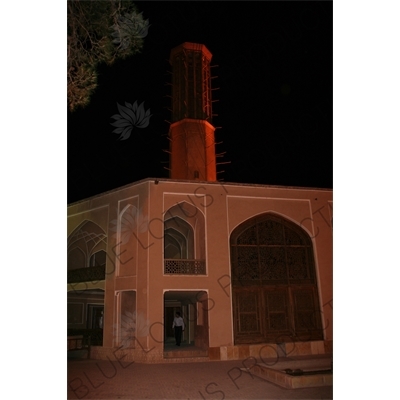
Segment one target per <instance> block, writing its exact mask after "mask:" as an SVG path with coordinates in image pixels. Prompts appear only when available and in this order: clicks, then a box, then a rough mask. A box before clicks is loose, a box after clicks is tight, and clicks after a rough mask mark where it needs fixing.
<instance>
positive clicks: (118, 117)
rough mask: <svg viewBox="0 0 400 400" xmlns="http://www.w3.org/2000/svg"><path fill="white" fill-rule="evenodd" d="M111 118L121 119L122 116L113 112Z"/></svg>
mask: <svg viewBox="0 0 400 400" xmlns="http://www.w3.org/2000/svg"><path fill="white" fill-rule="evenodd" d="M111 118H114V119H121V118H122V117H121V116H120V115H119V114H114V115H113V116H112V117H111Z"/></svg>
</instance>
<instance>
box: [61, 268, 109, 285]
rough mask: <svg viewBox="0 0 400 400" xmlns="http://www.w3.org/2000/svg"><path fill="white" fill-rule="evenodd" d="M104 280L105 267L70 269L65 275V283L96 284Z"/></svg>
mask: <svg viewBox="0 0 400 400" xmlns="http://www.w3.org/2000/svg"><path fill="white" fill-rule="evenodd" d="M105 279H106V266H105V265H98V266H96V267H88V268H78V269H70V270H68V273H67V283H76V282H96V281H104V280H105Z"/></svg>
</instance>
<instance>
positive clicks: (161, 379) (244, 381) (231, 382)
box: [68, 360, 333, 400]
mask: <svg viewBox="0 0 400 400" xmlns="http://www.w3.org/2000/svg"><path fill="white" fill-rule="evenodd" d="M240 368H243V364H242V362H241V361H206V362H196V363H170V364H139V363H123V362H120V363H119V362H111V361H100V360H70V361H68V399H274V400H277V399H303V400H305V399H318V400H320V399H332V398H333V389H332V386H330V387H321V388H306V389H294V390H289V389H283V388H281V387H279V386H276V385H274V384H271V383H269V382H266V381H264V380H262V379H260V378H258V377H255V376H254V377H252V376H251V375H250V374H248V373H246V372H242V371H241V370H240Z"/></svg>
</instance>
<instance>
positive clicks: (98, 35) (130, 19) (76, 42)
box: [67, 0, 149, 111]
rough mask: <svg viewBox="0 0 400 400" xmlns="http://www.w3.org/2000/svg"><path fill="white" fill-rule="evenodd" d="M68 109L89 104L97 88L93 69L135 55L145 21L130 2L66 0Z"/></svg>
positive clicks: (140, 47) (139, 45)
mask: <svg viewBox="0 0 400 400" xmlns="http://www.w3.org/2000/svg"><path fill="white" fill-rule="evenodd" d="M67 4H68V42H67V51H68V66H67V74H68V76H67V81H68V90H67V93H68V108H69V109H70V110H71V111H74V110H75V109H77V108H78V107H84V106H86V105H87V104H88V103H89V102H90V97H91V95H92V94H93V92H94V90H95V89H96V87H97V67H98V65H99V64H100V63H106V64H108V65H111V64H112V63H113V62H114V61H116V60H117V59H123V58H126V57H129V56H131V55H133V54H136V53H138V52H139V51H140V50H141V49H142V47H143V38H144V37H145V36H146V35H147V30H148V28H149V24H148V20H146V21H145V20H144V19H143V17H142V14H140V13H138V11H137V8H136V7H135V5H134V4H133V3H132V2H131V1H118V0H103V1H78V0H72V1H68V2H67Z"/></svg>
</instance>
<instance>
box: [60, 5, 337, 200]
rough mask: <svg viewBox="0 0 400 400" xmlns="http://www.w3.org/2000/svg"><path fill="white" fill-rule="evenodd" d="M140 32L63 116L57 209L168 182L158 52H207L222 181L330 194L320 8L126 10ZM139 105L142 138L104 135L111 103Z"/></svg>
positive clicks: (163, 60) (326, 40) (325, 48)
mask: <svg viewBox="0 0 400 400" xmlns="http://www.w3.org/2000/svg"><path fill="white" fill-rule="evenodd" d="M136 4H137V7H138V9H139V11H142V12H143V15H144V17H145V19H149V22H150V24H151V26H150V28H149V31H148V35H147V36H146V37H145V38H144V48H143V50H142V52H141V53H140V54H138V55H135V56H133V57H131V58H130V59H127V60H124V61H120V62H118V63H116V64H115V65H114V66H112V67H101V68H100V76H99V86H98V88H97V90H96V93H95V94H94V96H93V97H92V102H91V104H90V105H89V106H88V107H87V108H85V109H84V110H79V111H77V112H75V113H73V114H69V115H68V203H71V202H74V201H78V200H81V199H83V198H85V197H89V196H93V195H96V194H98V193H102V192H104V191H107V190H110V189H114V188H117V187H119V186H122V185H126V184H128V183H131V182H135V181H137V180H140V179H144V178H147V177H165V178H168V171H167V170H166V169H164V167H168V154H167V153H165V152H163V149H167V148H168V140H167V136H166V135H167V133H168V123H167V122H165V121H166V120H167V121H168V120H170V119H171V113H170V111H169V110H168V109H167V108H168V107H170V99H169V98H168V97H167V96H168V95H169V94H170V86H168V85H166V84H167V83H169V82H170V74H169V73H168V71H170V70H171V68H170V65H169V63H168V59H169V53H170V50H171V49H172V48H173V47H175V46H178V45H179V44H181V43H183V42H196V43H202V44H204V45H206V46H207V48H208V49H209V50H210V51H211V53H212V54H213V58H212V63H211V65H215V67H213V68H212V73H213V76H216V77H217V78H215V79H213V81H212V82H213V87H214V88H219V90H216V91H213V100H218V102H215V103H213V112H214V113H215V114H218V116H216V117H214V119H213V125H214V126H216V127H221V129H217V130H216V141H217V142H222V144H219V145H218V146H217V153H222V152H226V155H225V156H224V157H223V158H221V159H219V161H222V162H226V161H230V162H231V163H230V164H226V165H219V166H218V171H225V172H223V173H219V174H218V177H219V178H220V179H223V180H224V181H225V182H241V183H259V184H268V185H290V186H306V187H323V188H332V180H333V179H332V169H333V168H332V163H333V157H332V151H333V149H332V147H333V146H332V142H333V137H332V136H333V118H332V95H333V93H332V92H333V84H332V80H333V77H332V75H333V73H332V71H333V67H332V62H333V56H332V53H333V47H332V31H333V28H332V2H303V1H300V2H136ZM135 101H138V103H141V102H144V106H145V109H146V110H147V109H148V108H150V110H151V114H152V116H151V118H150V124H149V126H148V127H147V128H144V129H139V128H134V130H133V132H132V134H131V136H130V138H129V139H127V140H123V141H120V140H118V137H119V135H117V134H115V133H112V131H113V129H114V127H112V126H111V125H110V123H111V122H114V120H113V119H111V117H112V116H113V115H114V114H117V113H118V109H117V103H119V104H124V103H125V102H129V103H133V102H135Z"/></svg>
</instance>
